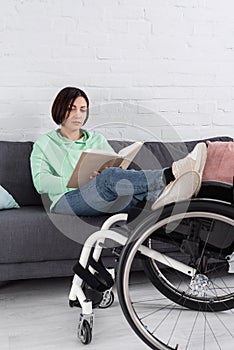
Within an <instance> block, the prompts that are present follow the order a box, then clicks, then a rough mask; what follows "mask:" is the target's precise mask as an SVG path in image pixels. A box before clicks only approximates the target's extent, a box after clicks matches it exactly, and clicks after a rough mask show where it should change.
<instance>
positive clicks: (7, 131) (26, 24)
mask: <svg viewBox="0 0 234 350" xmlns="http://www.w3.org/2000/svg"><path fill="white" fill-rule="evenodd" d="M233 12H234V2H233V0H223V1H220V0H99V1H95V0H0V140H20V141H23V140H34V139H35V138H36V137H37V136H38V135H39V134H42V133H44V132H46V131H47V130H50V129H51V128H54V127H55V125H54V124H53V123H52V122H51V119H50V107H51V102H52V100H53V99H54V97H55V95H56V94H57V92H58V91H59V90H60V89H61V88H62V87H64V86H68V85H70V86H72V85H74V86H78V87H80V88H83V89H84V90H85V91H86V92H87V94H88V95H89V97H90V99H91V101H92V106H93V108H91V115H93V119H92V121H90V122H89V124H88V126H89V127H91V128H92V127H93V126H94V125H96V126H98V127H97V128H96V129H98V130H99V129H100V130H103V132H104V133H109V135H110V136H111V137H112V138H121V137H122V138H141V137H142V135H144V136H145V135H146V137H147V135H148V138H153V137H154V136H155V137H156V138H159V139H162V140H170V139H174V138H175V133H178V135H179V137H181V138H182V139H195V138H200V137H208V136H215V135H229V136H234V118H233V114H234V100H233V98H234V20H233ZM159 115H160V117H159ZM117 122H118V123H119V124H118V123H117ZM113 123H114V124H113ZM100 124H101V126H100ZM131 125H133V126H131ZM152 135H153V136H152Z"/></svg>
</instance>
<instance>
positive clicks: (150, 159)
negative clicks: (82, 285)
mask: <svg viewBox="0 0 234 350" xmlns="http://www.w3.org/2000/svg"><path fill="white" fill-rule="evenodd" d="M206 140H207V139H206ZM206 140H196V141H188V142H184V143H183V142H165V143H164V142H153V141H152V142H145V144H144V145H143V147H142V148H141V150H140V152H139V153H138V154H137V156H136V157H135V159H134V163H132V164H131V165H130V167H129V168H130V169H137V168H139V169H159V168H164V167H167V166H171V164H172V162H173V161H174V160H177V159H179V158H182V157H184V156H185V155H186V154H187V153H188V152H190V151H191V150H192V149H193V148H194V146H195V145H196V144H197V143H198V142H200V141H206ZM209 140H210V141H233V139H232V138H230V137H226V136H224V137H214V138H210V139H209ZM109 142H110V144H111V146H112V147H113V148H114V149H115V151H117V152H118V151H119V150H120V149H122V148H123V147H126V146H128V145H129V144H131V143H132V142H130V141H122V140H121V141H117V140H110V141H109ZM32 146H33V142H30V141H28V142H11V141H0V185H1V186H3V187H4V188H5V189H6V190H7V191H8V192H9V193H10V194H11V195H12V196H13V197H14V198H15V200H16V201H17V202H18V203H19V205H20V206H26V205H42V200H41V196H40V195H39V194H38V193H37V192H36V190H35V188H34V186H33V182H32V176H31V170H30V154H31V151H32Z"/></svg>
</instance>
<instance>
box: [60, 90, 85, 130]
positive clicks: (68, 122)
mask: <svg viewBox="0 0 234 350" xmlns="http://www.w3.org/2000/svg"><path fill="white" fill-rule="evenodd" d="M86 115H87V103H86V101H85V99H84V97H82V96H79V97H77V98H76V99H75V101H74V103H73V105H71V106H70V108H69V111H67V114H66V116H65V119H64V121H63V123H62V127H65V128H66V129H69V130H71V131H76V130H79V129H80V128H81V127H82V125H83V124H84V121H85V118H86Z"/></svg>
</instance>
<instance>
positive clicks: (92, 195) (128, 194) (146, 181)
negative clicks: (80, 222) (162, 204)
mask: <svg viewBox="0 0 234 350" xmlns="http://www.w3.org/2000/svg"><path fill="white" fill-rule="evenodd" d="M164 188H165V183H164V181H163V170H161V169H160V170H124V169H120V168H108V169H105V170H103V171H102V172H101V174H100V175H98V176H96V177H95V178H94V179H92V180H91V181H90V182H88V183H87V184H86V185H85V186H83V187H81V188H80V189H76V190H73V191H70V192H68V193H66V194H65V195H63V196H62V197H61V198H60V199H59V201H58V202H57V203H56V205H55V207H54V209H53V212H55V213H60V214H71V215H85V216H98V215H104V214H114V213H125V212H127V211H128V209H129V208H131V207H133V206H135V205H136V204H137V203H139V202H141V201H144V200H151V201H155V200H156V199H157V198H158V196H159V194H160V193H161V191H162V190H163V189H164Z"/></svg>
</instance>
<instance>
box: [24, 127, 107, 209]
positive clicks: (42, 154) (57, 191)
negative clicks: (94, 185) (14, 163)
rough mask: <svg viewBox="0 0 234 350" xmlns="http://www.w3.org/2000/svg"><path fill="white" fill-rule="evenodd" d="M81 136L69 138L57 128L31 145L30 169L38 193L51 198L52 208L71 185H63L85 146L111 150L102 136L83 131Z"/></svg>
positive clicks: (69, 189)
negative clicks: (78, 138) (45, 194)
mask: <svg viewBox="0 0 234 350" xmlns="http://www.w3.org/2000/svg"><path fill="white" fill-rule="evenodd" d="M82 132H83V135H84V136H83V137H82V139H80V140H77V141H72V140H70V139H68V138H66V137H63V136H62V135H61V134H60V132H59V129H58V130H53V131H50V132H48V133H47V134H45V135H43V136H41V137H40V138H39V139H38V140H37V141H36V142H35V143H34V145H33V150H32V153H31V158H30V161H31V171H32V179H33V183H34V186H35V188H36V190H37V191H38V193H40V194H42V193H47V194H48V196H49V198H50V200H51V201H52V205H51V209H52V208H53V207H54V205H55V204H56V203H57V201H58V200H59V199H60V198H61V197H62V196H63V195H64V194H65V193H67V192H69V191H72V190H74V188H67V187H66V184H67V182H68V180H69V178H70V176H71V174H72V172H73V170H74V168H75V165H76V163H77V161H78V159H79V158H80V155H81V153H82V152H83V151H84V150H86V149H88V148H92V149H99V150H108V151H113V149H112V148H111V146H110V145H109V144H108V142H107V140H106V139H105V137H104V136H102V135H98V134H94V133H91V132H88V131H86V130H82Z"/></svg>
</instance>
